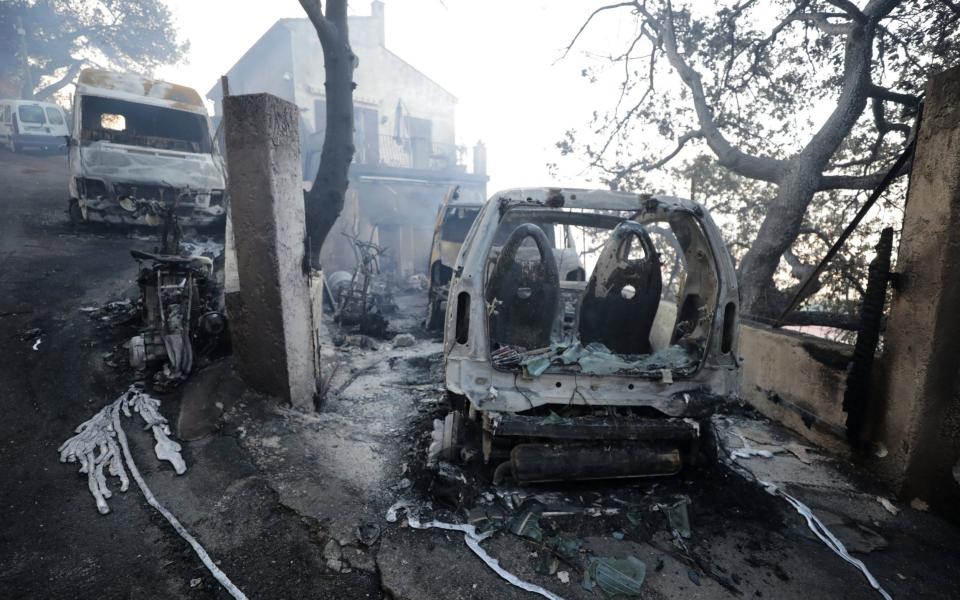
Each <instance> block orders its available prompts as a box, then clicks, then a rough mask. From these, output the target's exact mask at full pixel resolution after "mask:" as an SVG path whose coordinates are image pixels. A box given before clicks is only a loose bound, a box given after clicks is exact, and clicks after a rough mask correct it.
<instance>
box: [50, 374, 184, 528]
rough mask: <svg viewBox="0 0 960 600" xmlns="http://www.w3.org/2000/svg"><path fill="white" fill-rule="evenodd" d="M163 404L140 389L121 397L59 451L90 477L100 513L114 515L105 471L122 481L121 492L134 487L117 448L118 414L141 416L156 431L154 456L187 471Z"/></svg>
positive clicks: (84, 425) (97, 415)
mask: <svg viewBox="0 0 960 600" xmlns="http://www.w3.org/2000/svg"><path fill="white" fill-rule="evenodd" d="M159 408H160V401H159V400H157V399H156V398H154V397H153V396H150V395H149V394H147V393H146V392H144V391H143V390H142V389H140V388H139V387H137V386H136V385H132V386H130V388H129V389H128V390H127V391H126V392H124V393H123V394H121V395H120V397H119V398H117V399H116V400H114V401H113V402H111V403H110V404H108V405H106V406H104V407H103V408H102V409H100V412H98V413H97V414H95V415H94V416H93V417H91V418H90V419H89V420H87V421H85V422H83V423H81V424H80V426H79V427H77V428H76V430H75V432H76V434H77V435H75V436H73V437H72V438H70V439H69V440H67V441H66V442H64V443H63V445H61V446H60V448H59V449H58V452H60V462H79V463H80V472H81V473H86V474H87V483H88V486H89V487H90V493H91V494H92V495H93V498H94V500H95V501H96V503H97V510H99V511H100V513H101V514H107V513H108V512H110V507H109V506H107V499H108V498H110V497H111V496H112V495H113V494H112V492H111V491H110V489H109V488H108V487H107V481H106V477H105V476H104V474H103V469H104V467H106V468H107V471H108V473H109V474H110V475H113V476H114V477H119V478H120V491H121V492H125V491H127V488H128V487H129V486H130V480H129V479H128V478H127V472H126V470H125V469H124V467H123V459H122V457H121V453H120V448H119V447H118V446H117V431H116V429H115V427H114V424H113V421H114V419H113V417H114V414H118V413H120V412H123V414H124V415H126V416H128V417H129V416H132V412H131V409H132V411H133V412H137V413H140V416H141V417H142V418H143V421H144V423H145V424H146V427H147V428H149V429H151V430H152V431H153V437H154V439H156V441H157V443H156V445H155V446H154V452H155V453H156V455H157V458H158V459H160V460H165V461H167V462H169V463H170V464H171V465H173V469H174V470H175V471H176V473H177V475H182V474H183V473H184V472H186V470H187V465H186V463H184V462H183V457H181V456H180V444H178V443H176V442H174V441H173V440H171V439H170V438H169V437H168V436H169V435H170V426H169V425H168V424H167V420H166V419H165V418H164V417H163V415H161V414H160V411H159Z"/></svg>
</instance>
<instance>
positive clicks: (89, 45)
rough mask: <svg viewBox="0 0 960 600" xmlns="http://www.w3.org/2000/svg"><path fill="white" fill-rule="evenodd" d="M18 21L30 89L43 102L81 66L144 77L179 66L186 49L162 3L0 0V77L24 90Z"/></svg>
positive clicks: (139, 0) (151, 0) (148, 0)
mask: <svg viewBox="0 0 960 600" xmlns="http://www.w3.org/2000/svg"><path fill="white" fill-rule="evenodd" d="M17 17H19V18H20V19H21V22H22V23H23V29H24V32H25V34H26V43H27V49H28V54H29V64H30V70H31V76H32V77H31V78H32V80H33V84H34V89H32V90H23V94H24V95H30V94H32V95H34V96H36V97H37V98H45V97H48V96H50V95H51V94H53V93H55V92H56V91H57V90H59V89H61V88H62V87H63V86H64V85H66V84H68V83H70V82H71V81H72V80H73V79H74V77H75V76H76V74H77V73H78V72H79V70H80V69H81V68H82V67H84V66H100V67H105V68H111V69H116V70H122V71H134V72H138V73H144V74H148V73H150V72H151V71H152V70H153V69H155V68H156V67H158V66H161V65H165V64H174V63H177V62H179V61H180V60H181V59H182V58H183V56H184V54H185V53H186V51H187V48H188V46H187V44H186V43H185V42H180V41H178V39H177V35H176V30H175V28H174V23H173V17H172V15H171V13H170V9H169V8H168V7H167V5H166V4H165V3H164V2H163V1H162V0H4V1H3V2H2V3H0V32H2V33H0V77H2V78H3V79H5V80H8V81H10V80H16V81H18V82H19V84H20V85H21V86H24V85H25V84H26V78H25V77H24V74H23V72H22V67H21V65H22V62H21V57H20V55H19V49H20V39H19V35H18V34H17V31H16V30H17V25H16V23H17Z"/></svg>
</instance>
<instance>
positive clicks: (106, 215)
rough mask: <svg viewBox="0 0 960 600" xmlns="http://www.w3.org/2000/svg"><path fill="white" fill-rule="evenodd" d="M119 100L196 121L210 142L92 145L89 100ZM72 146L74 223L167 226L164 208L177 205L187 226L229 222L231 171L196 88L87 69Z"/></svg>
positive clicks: (80, 80)
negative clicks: (193, 146)
mask: <svg viewBox="0 0 960 600" xmlns="http://www.w3.org/2000/svg"><path fill="white" fill-rule="evenodd" d="M87 98H95V99H97V100H98V101H101V102H110V101H117V102H118V103H123V105H125V106H128V107H129V106H135V107H136V108H138V109H149V108H150V107H156V108H158V109H169V110H172V111H177V112H176V113H173V114H189V115H195V116H194V117H190V118H193V119H195V121H196V122H197V123H198V127H197V129H196V131H194V132H193V133H194V134H195V135H196V136H197V137H198V138H200V139H202V140H203V141H204V143H203V148H201V149H198V150H193V151H180V150H178V149H170V148H162V147H154V146H151V145H145V144H133V143H124V142H117V141H110V140H98V139H94V140H91V139H88V138H89V137H90V136H89V135H85V133H86V132H85V130H84V104H85V102H84V101H85V99H87ZM70 138H71V139H70V143H69V157H70V158H69V165H70V183H69V188H70V213H71V217H73V218H74V220H78V221H98V222H106V223H122V224H129V225H151V226H155V225H159V224H160V222H161V221H162V218H161V217H160V214H161V213H160V206H162V205H163V204H165V203H166V204H169V203H174V202H175V203H176V204H177V208H176V212H177V217H178V218H179V221H180V223H181V224H182V225H185V226H207V225H212V224H215V223H219V222H222V221H224V219H225V215H226V209H225V204H224V201H225V199H224V194H225V188H226V184H225V177H224V173H225V167H224V164H223V160H222V158H221V157H220V156H219V155H218V154H217V153H216V152H215V146H214V144H213V140H212V138H211V136H210V121H209V117H208V115H207V110H206V108H205V106H204V104H203V101H202V100H201V98H200V95H199V94H198V93H197V92H196V91H195V90H193V89H191V88H188V87H184V86H180V85H176V84H171V83H167V82H163V81H156V80H152V79H147V78H144V77H141V76H139V75H135V74H132V73H115V72H110V71H102V70H97V69H84V70H83V71H81V73H80V75H79V77H78V79H77V89H76V94H75V97H74V109H73V124H72V129H71V136H70Z"/></svg>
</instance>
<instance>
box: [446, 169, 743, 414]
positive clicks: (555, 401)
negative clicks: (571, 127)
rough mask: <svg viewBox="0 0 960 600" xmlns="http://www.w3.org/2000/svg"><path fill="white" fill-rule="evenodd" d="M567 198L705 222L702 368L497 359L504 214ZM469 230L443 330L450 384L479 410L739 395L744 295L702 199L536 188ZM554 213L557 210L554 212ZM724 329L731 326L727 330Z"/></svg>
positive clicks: (572, 202)
mask: <svg viewBox="0 0 960 600" xmlns="http://www.w3.org/2000/svg"><path fill="white" fill-rule="evenodd" d="M557 197H560V198H562V203H563V204H562V206H563V208H564V209H587V210H598V211H602V210H615V211H625V212H627V213H632V214H633V217H632V220H634V221H636V222H638V223H640V224H643V223H645V222H647V223H649V222H652V221H663V220H665V219H667V218H669V217H671V216H677V215H683V216H684V217H689V218H691V219H693V220H694V221H695V222H696V223H697V224H698V225H699V227H700V228H701V230H702V232H703V235H704V238H705V242H706V246H707V247H708V248H709V254H710V255H711V256H707V257H701V258H703V259H704V260H706V262H708V263H709V264H710V266H711V267H712V268H713V269H714V270H715V276H716V279H717V290H716V302H715V303H714V305H713V306H712V307H710V310H712V317H713V318H712V322H711V326H710V327H711V329H710V331H709V333H708V335H707V340H706V348H705V352H704V354H703V357H702V359H701V360H700V361H699V364H698V366H697V368H696V370H695V371H694V372H693V373H691V374H689V375H688V376H686V377H682V378H673V381H672V382H670V381H666V382H665V381H663V380H659V379H652V378H644V377H636V376H625V375H621V374H616V375H589V374H571V373H550V372H547V373H544V374H543V375H541V376H539V377H532V378H530V377H525V376H520V375H519V374H518V373H517V372H515V371H513V372H511V371H505V370H500V369H497V368H495V367H494V366H493V364H492V363H491V358H490V351H491V347H490V346H491V343H490V332H489V330H488V319H487V310H488V307H487V305H486V302H485V300H484V299H485V297H486V293H485V292H486V291H485V289H484V285H485V271H486V268H487V265H486V263H487V260H488V259H487V256H488V252H489V251H490V248H491V245H492V244H493V240H494V237H495V234H496V232H497V229H498V226H499V224H500V221H501V218H502V215H503V214H504V212H505V211H508V210H510V209H513V208H522V207H529V208H531V209H536V210H550V209H549V207H548V205H549V204H550V203H549V202H548V201H547V200H548V198H557ZM492 200H495V201H491V202H488V203H487V204H486V206H485V207H484V209H483V210H482V212H481V213H480V215H479V216H478V218H477V221H476V223H475V224H474V226H473V228H472V229H471V230H470V233H469V234H468V236H467V239H466V240H465V241H464V244H463V248H462V249H461V252H460V255H459V257H458V259H457V263H456V267H455V274H454V278H453V280H452V282H451V286H450V302H449V305H448V308H447V314H446V321H445V327H444V331H445V335H444V357H445V369H446V386H447V389H448V390H450V391H451V392H453V393H455V394H459V395H462V396H465V397H466V398H467V399H468V400H469V402H470V405H471V406H472V408H474V409H476V410H479V411H484V412H486V413H491V414H495V413H497V412H504V413H518V412H522V411H527V410H530V409H533V408H536V407H540V406H544V405H551V404H552V405H564V406H575V405H582V406H605V407H617V406H622V407H651V408H654V409H656V410H658V411H660V412H661V413H663V414H664V415H667V416H670V417H685V416H698V415H702V414H704V412H705V410H707V411H709V405H712V404H713V402H714V399H715V398H716V397H732V396H735V395H736V393H737V390H738V385H739V379H738V377H739V369H738V358H737V336H738V318H739V314H738V311H739V296H738V290H737V281H736V273H735V271H734V267H733V261H732V258H731V257H730V254H729V252H728V250H727V248H726V246H725V245H724V243H723V240H722V238H721V234H720V231H719V229H718V228H717V226H716V225H715V224H714V222H713V220H712V219H711V218H710V216H709V214H708V213H707V212H706V211H705V210H704V209H703V208H702V207H701V206H700V205H698V204H696V203H695V202H692V201H690V200H684V199H680V198H675V197H668V196H650V195H638V194H628V193H621V192H610V191H603V190H580V189H556V188H550V189H548V188H534V189H513V190H506V191H503V192H500V193H499V194H496V195H495V196H494V197H493V199H492ZM554 210H556V209H554ZM724 328H726V330H725V329H724Z"/></svg>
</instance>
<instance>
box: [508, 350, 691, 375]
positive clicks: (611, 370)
mask: <svg viewBox="0 0 960 600" xmlns="http://www.w3.org/2000/svg"><path fill="white" fill-rule="evenodd" d="M512 350H514V352H512V353H510V354H509V355H508V353H507V352H504V351H503V349H501V350H500V352H501V354H500V355H496V354H495V355H494V364H496V365H497V366H498V367H508V366H512V365H520V366H522V367H523V370H524V373H526V374H528V375H529V376H531V377H539V376H540V375H543V374H544V373H546V372H547V370H548V369H551V368H560V369H562V370H564V371H566V370H568V369H571V368H575V369H577V371H578V372H580V373H585V374H589V375H613V374H616V373H626V374H640V373H651V372H662V371H664V370H668V371H671V372H672V371H681V372H682V371H685V370H686V369H691V368H694V367H696V366H697V363H698V361H699V360H700V354H701V351H700V349H699V348H697V347H692V348H690V347H687V346H681V345H673V346H668V347H666V348H664V349H662V350H658V351H656V352H652V353H650V354H639V355H630V354H616V353H614V352H611V351H610V349H609V348H607V347H606V346H604V345H603V344H601V343H599V342H591V343H589V344H587V345H585V346H584V345H582V344H581V343H580V342H572V343H560V344H553V345H552V346H550V347H549V348H543V349H540V350H532V351H529V352H523V351H521V350H520V349H516V348H513V349H512ZM498 356H499V357H502V358H501V360H500V361H499V362H498V361H497V360H496V359H497V358H498ZM507 356H512V357H515V358H513V360H512V361H505V360H503V358H506V357H507ZM511 363H512V364H511Z"/></svg>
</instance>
